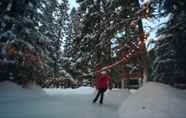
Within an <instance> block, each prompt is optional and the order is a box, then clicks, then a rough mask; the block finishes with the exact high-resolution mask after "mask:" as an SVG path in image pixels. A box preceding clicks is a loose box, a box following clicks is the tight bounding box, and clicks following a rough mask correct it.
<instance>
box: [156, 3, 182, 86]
mask: <svg viewBox="0 0 186 118" xmlns="http://www.w3.org/2000/svg"><path fill="white" fill-rule="evenodd" d="M154 5H155V6H159V11H160V12H159V16H167V15H169V16H170V17H169V18H170V19H169V21H168V23H167V25H166V27H165V28H161V29H159V32H158V34H159V40H158V41H157V45H156V48H155V56H156V58H155V60H154V64H153V67H154V68H153V69H154V70H153V79H154V80H156V81H161V82H164V83H168V84H171V85H175V84H176V83H186V80H185V76H186V75H185V72H186V66H185V63H186V61H185V59H184V58H185V56H186V53H185V52H186V48H185V44H186V41H185V38H184V37H185V35H184V32H186V30H185V29H186V28H185V27H186V25H185V22H186V20H185V18H186V15H185V12H186V11H185V6H186V2H185V1H175V0H165V1H155V3H154Z"/></svg>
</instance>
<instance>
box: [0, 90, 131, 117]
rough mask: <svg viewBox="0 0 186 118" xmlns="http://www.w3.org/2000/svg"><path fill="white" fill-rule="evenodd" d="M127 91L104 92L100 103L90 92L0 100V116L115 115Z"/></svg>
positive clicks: (116, 115) (127, 93)
mask: <svg viewBox="0 0 186 118" xmlns="http://www.w3.org/2000/svg"><path fill="white" fill-rule="evenodd" d="M128 95H129V92H128V91H127V90H112V91H109V92H107V93H106V95H105V99H104V100H105V101H104V104H103V105H99V104H92V103H91V101H92V99H93V97H94V96H95V95H93V94H82V95H80V94H68V95H65V94H54V95H40V96H34V97H28V98H26V99H25V98H24V99H11V100H5V99H4V100H0V118H118V113H117V111H118V108H119V106H120V105H121V103H122V102H123V100H124V99H126V98H127V97H128Z"/></svg>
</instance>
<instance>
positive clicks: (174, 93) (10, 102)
mask: <svg viewBox="0 0 186 118" xmlns="http://www.w3.org/2000/svg"><path fill="white" fill-rule="evenodd" d="M95 94H96V91H95V89H94V88H91V87H80V88H78V89H42V88H40V87H38V86H30V87H29V88H27V89H26V88H22V87H20V86H18V85H16V84H14V83H11V82H3V83H0V118H186V112H185V109H186V90H179V89H176V88H172V87H170V86H168V85H164V84H159V83H147V84H146V85H145V86H144V87H142V88H140V89H139V90H130V91H128V90H119V89H113V90H108V91H107V92H106V94H105V98H104V104H103V105H99V104H92V103H91V102H92V99H93V97H95Z"/></svg>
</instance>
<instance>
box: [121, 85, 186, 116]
mask: <svg viewBox="0 0 186 118" xmlns="http://www.w3.org/2000/svg"><path fill="white" fill-rule="evenodd" d="M185 110H186V90H179V89H176V88H172V87H170V86H168V85H164V84H159V83H147V84H146V85H145V86H144V87H142V88H141V89H139V90H138V91H136V92H134V93H133V94H132V95H130V96H129V97H128V98H127V99H126V100H125V101H124V102H123V103H122V105H121V107H120V108H119V116H120V118H186V112H185Z"/></svg>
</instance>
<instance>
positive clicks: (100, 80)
mask: <svg viewBox="0 0 186 118" xmlns="http://www.w3.org/2000/svg"><path fill="white" fill-rule="evenodd" d="M110 80H111V77H110V76H109V75H108V74H107V72H106V71H102V72H96V82H95V84H96V89H97V90H98V92H97V95H96V97H95V98H94V100H93V103H95V102H96V101H97V100H98V98H99V97H101V98H100V101H99V103H100V104H103V97H104V93H105V91H106V90H107V88H108V85H109V82H110Z"/></svg>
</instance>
